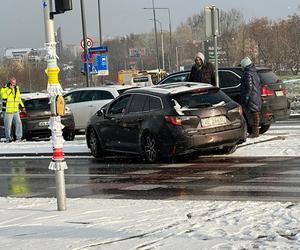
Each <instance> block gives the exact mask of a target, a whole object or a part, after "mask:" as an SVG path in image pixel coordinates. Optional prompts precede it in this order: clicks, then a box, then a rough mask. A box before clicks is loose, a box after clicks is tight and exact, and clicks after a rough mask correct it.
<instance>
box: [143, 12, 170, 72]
mask: <svg viewBox="0 0 300 250" xmlns="http://www.w3.org/2000/svg"><path fill="white" fill-rule="evenodd" d="M148 9H152V8H144V10H148ZM155 9H157V10H168V16H169V40H170V42H169V72H171V68H172V66H171V65H172V26H171V13H170V8H155Z"/></svg>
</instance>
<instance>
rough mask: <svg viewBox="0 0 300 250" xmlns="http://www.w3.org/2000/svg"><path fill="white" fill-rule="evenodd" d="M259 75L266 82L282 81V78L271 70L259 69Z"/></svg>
mask: <svg viewBox="0 0 300 250" xmlns="http://www.w3.org/2000/svg"><path fill="white" fill-rule="evenodd" d="M258 75H259V77H260V80H261V82H262V83H264V84H270V83H279V82H281V80H280V79H279V78H278V77H277V76H276V75H275V74H274V72H272V71H270V70H260V71H258Z"/></svg>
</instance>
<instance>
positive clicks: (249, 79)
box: [240, 57, 262, 138]
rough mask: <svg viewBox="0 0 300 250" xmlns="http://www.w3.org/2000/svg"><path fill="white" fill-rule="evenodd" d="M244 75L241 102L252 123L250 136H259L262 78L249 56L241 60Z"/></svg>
mask: <svg viewBox="0 0 300 250" xmlns="http://www.w3.org/2000/svg"><path fill="white" fill-rule="evenodd" d="M241 66H242V68H243V75H242V78H241V89H240V94H241V104H242V107H243V110H244V113H245V115H246V118H247V120H248V124H250V130H249V131H250V135H249V137H250V138H255V137H258V136H259V116H260V112H261V106H262V98H261V93H260V79H259V76H258V74H257V72H256V67H255V65H254V63H252V61H251V60H250V58H249V57H245V58H244V59H242V60H241Z"/></svg>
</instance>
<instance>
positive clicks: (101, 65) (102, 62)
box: [95, 54, 109, 76]
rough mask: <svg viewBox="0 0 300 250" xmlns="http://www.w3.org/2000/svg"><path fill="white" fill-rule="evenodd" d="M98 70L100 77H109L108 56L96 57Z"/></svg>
mask: <svg viewBox="0 0 300 250" xmlns="http://www.w3.org/2000/svg"><path fill="white" fill-rule="evenodd" d="M95 66H96V69H97V74H98V75H100V76H107V75H109V72H108V59H107V54H100V55H96V65H95Z"/></svg>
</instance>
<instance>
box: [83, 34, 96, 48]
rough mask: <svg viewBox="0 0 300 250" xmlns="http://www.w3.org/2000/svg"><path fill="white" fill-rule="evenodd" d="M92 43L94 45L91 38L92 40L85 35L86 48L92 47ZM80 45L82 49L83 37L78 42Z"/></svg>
mask: <svg viewBox="0 0 300 250" xmlns="http://www.w3.org/2000/svg"><path fill="white" fill-rule="evenodd" d="M93 45H94V43H93V40H92V39H91V38H89V37H87V38H86V46H87V48H88V49H89V48H92V47H93ZM80 46H81V48H83V49H84V40H83V39H82V40H81V42H80Z"/></svg>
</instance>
